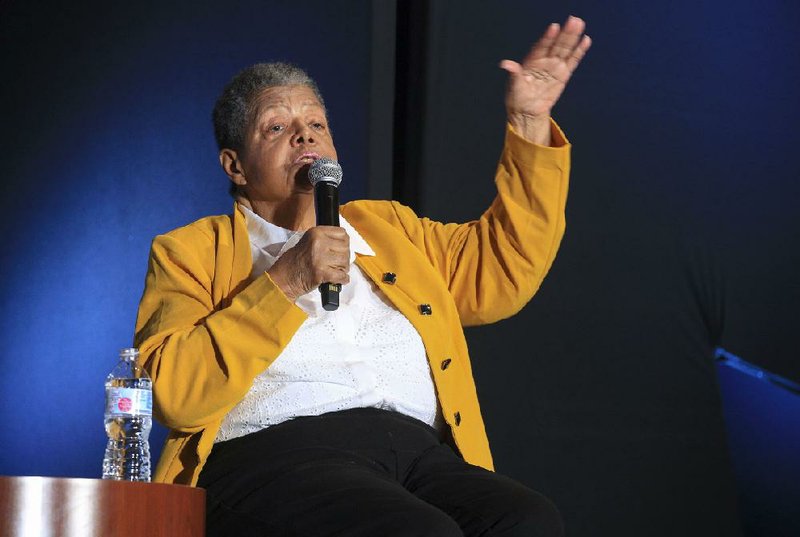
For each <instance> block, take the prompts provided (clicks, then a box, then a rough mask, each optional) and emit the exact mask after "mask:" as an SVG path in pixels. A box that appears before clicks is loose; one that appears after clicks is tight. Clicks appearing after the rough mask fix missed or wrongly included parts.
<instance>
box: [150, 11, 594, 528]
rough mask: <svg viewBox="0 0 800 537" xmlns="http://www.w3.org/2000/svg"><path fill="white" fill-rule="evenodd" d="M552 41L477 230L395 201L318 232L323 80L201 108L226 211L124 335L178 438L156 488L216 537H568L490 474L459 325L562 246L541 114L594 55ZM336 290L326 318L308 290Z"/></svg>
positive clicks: (237, 92)
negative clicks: (229, 196) (195, 496)
mask: <svg viewBox="0 0 800 537" xmlns="http://www.w3.org/2000/svg"><path fill="white" fill-rule="evenodd" d="M583 29H584V23H583V21H581V20H580V19H578V18H575V17H570V18H569V19H568V20H567V22H566V23H565V24H564V25H563V27H561V26H559V25H558V24H553V25H551V26H550V27H549V28H548V29H547V30H546V31H545V33H544V34H543V36H542V37H541V39H540V40H539V41H538V42H537V43H536V45H534V47H533V48H532V50H531V51H530V53H529V54H528V56H527V57H526V58H525V59H524V60H523V62H522V63H521V64H519V63H517V62H513V61H509V60H504V61H503V62H502V63H501V64H500V66H501V67H502V68H503V69H505V70H506V71H508V73H509V83H508V90H507V94H506V99H505V103H506V109H507V113H508V125H507V130H506V140H505V147H504V150H503V154H502V156H501V159H500V164H499V166H498V170H497V174H496V177H495V181H496V184H497V190H498V194H497V197H496V198H495V200H494V202H493V203H492V204H491V207H490V208H489V209H488V210H487V211H486V212H485V213H484V214H483V216H482V217H481V218H480V219H479V220H477V221H474V222H468V223H465V224H441V223H438V222H434V221H431V220H428V219H426V218H419V217H417V216H416V215H415V214H414V213H413V212H412V211H411V209H409V208H407V207H404V206H403V205H400V204H399V203H396V202H388V201H387V202H381V201H356V202H352V203H348V204H346V205H344V206H342V207H341V227H331V226H316V225H315V224H316V222H315V211H314V201H313V189H312V186H311V185H310V183H309V181H308V176H307V173H308V168H309V165H310V164H311V163H312V162H313V161H314V160H316V159H319V158H321V157H328V158H332V159H335V158H336V148H335V146H334V143H333V139H332V137H331V132H330V128H329V126H328V120H327V117H326V113H325V107H324V103H323V100H322V97H321V95H320V93H319V91H318V89H317V86H316V85H315V83H314V82H313V81H312V80H311V79H310V78H309V77H308V76H307V75H306V74H305V73H304V72H303V71H301V70H300V69H298V68H296V67H294V66H290V65H287V64H259V65H255V66H253V67H250V68H248V69H245V70H244V71H243V72H241V73H240V74H238V75H237V76H236V77H235V78H234V79H233V80H232V81H231V82H230V83H229V85H228V86H227V87H226V89H225V91H224V92H223V94H222V96H221V97H220V98H219V100H218V102H217V104H216V106H215V109H214V126H215V134H216V137H217V142H218V144H219V147H220V163H221V164H222V168H223V169H224V170H225V173H226V174H227V175H228V177H229V178H230V181H231V184H232V193H233V194H234V197H235V199H236V203H235V205H234V210H233V214H232V215H229V216H214V217H208V218H204V219H201V220H199V221H197V222H194V223H192V224H190V225H188V226H185V227H182V228H180V229H176V230H174V231H172V232H170V233H167V234H166V235H162V236H159V237H157V238H156V239H155V240H154V242H153V246H152V252H151V257H150V264H149V269H148V273H147V279H146V285H145V290H144V295H143V297H142V301H141V305H140V308H139V315H138V319H137V324H136V344H137V346H139V347H140V350H141V360H142V361H143V365H144V367H145V368H146V369H147V371H149V373H150V375H151V376H152V378H153V381H154V387H155V401H156V413H157V417H158V418H159V419H160V421H161V422H163V423H164V424H166V425H167V426H168V427H169V428H170V429H171V431H170V434H169V438H168V440H167V443H166V446H165V447H164V451H163V454H162V457H161V460H160V461H159V464H158V468H157V470H156V476H155V478H156V480H158V481H163V482H171V483H183V484H188V485H199V486H202V487H204V488H206V489H207V492H208V531H209V535H226V536H233V535H313V536H318V535H354V536H355V535H359V536H361V535H363V536H391V535H397V536H417V535H419V536H421V535H431V536H437V537H443V536H451V535H452V536H456V535H458V536H460V535H476V536H477V535H507V536H511V535H526V536H530V535H560V534H562V524H561V519H560V517H559V515H558V512H557V511H556V510H555V508H554V507H553V506H552V504H551V503H550V502H549V501H548V500H547V499H545V498H544V497H543V496H541V495H539V494H538V493H536V492H534V491H532V490H530V489H528V488H527V487H525V486H523V485H521V484H519V483H517V482H515V481H513V480H511V479H508V478H506V477H503V476H500V475H497V474H495V473H494V472H492V457H491V454H490V451H489V444H488V441H487V438H486V433H485V430H484V425H483V421H482V418H481V413H480V408H479V406H478V400H477V397H476V392H475V386H474V383H473V379H472V373H471V369H470V362H469V357H468V354H467V348H466V343H465V340H464V335H463V329H462V326H464V325H477V324H483V323H490V322H493V321H496V320H498V319H502V318H504V317H508V316H510V315H512V314H514V313H515V312H517V311H518V310H519V309H520V308H521V307H522V306H524V305H525V303H526V302H527V301H528V300H529V299H530V298H531V296H532V295H533V293H534V292H535V291H536V289H537V288H538V287H539V284H540V282H541V281H542V278H543V277H544V275H545V273H546V272H547V270H548V268H549V267H550V265H551V263H552V261H553V258H554V255H555V252H556V250H557V247H558V244H559V241H560V239H561V236H562V234H563V230H564V203H565V197H566V192H567V178H568V171H569V144H568V143H567V142H566V140H565V138H564V136H563V134H562V133H561V131H560V130H559V129H558V128H557V127H556V126H555V125H554V124H553V123H552V122H551V119H550V110H551V108H552V106H553V105H554V104H555V102H556V100H557V99H558V98H559V96H560V95H561V92H562V91H563V89H564V86H565V84H566V82H567V81H568V80H569V78H570V76H571V74H572V72H573V71H574V70H575V68H576V67H577V65H578V63H579V62H580V60H581V58H582V57H583V55H584V54H585V52H586V50H587V49H588V48H589V45H590V41H589V38H588V37H587V36H584V35H583ZM322 282H332V283H338V284H343V287H342V294H341V299H340V300H341V306H340V308H339V309H338V310H337V311H325V310H324V309H322V307H321V306H320V303H319V295H318V293H316V289H317V287H318V286H319V285H320V284H321V283H322Z"/></svg>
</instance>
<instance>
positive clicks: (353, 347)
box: [215, 207, 439, 442]
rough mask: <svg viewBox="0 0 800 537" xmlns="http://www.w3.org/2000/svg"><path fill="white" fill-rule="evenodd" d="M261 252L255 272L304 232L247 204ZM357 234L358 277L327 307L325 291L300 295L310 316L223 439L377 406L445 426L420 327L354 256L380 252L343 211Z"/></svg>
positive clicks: (353, 245)
mask: <svg viewBox="0 0 800 537" xmlns="http://www.w3.org/2000/svg"><path fill="white" fill-rule="evenodd" d="M242 209H243V212H244V215H245V219H246V221H247V231H248V234H249V236H250V249H251V251H252V254H253V271H252V273H251V276H252V277H257V276H259V275H261V274H263V273H264V271H266V270H268V269H269V268H270V267H271V266H272V265H273V264H274V263H275V261H277V259H278V258H279V257H280V256H281V255H282V254H283V253H284V252H285V251H286V250H288V249H289V248H291V247H293V246H294V245H295V244H297V242H298V241H299V240H300V238H301V237H302V236H303V232H301V231H292V230H288V229H283V228H280V227H278V226H275V225H273V224H271V223H269V222H267V221H266V220H264V219H263V218H261V217H260V216H258V215H257V214H255V213H254V212H252V211H250V210H249V209H247V208H246V207H242ZM340 220H341V226H342V228H344V230H345V231H346V232H347V234H348V235H349V236H350V272H349V274H350V283H348V284H346V285H344V286H342V291H341V293H340V296H339V309H337V310H336V311H325V310H324V309H322V305H321V304H320V295H319V292H318V291H317V290H316V289H314V290H313V291H311V292H309V293H307V294H305V295H303V296H301V297H300V298H298V299H297V301H296V304H297V306H298V307H300V308H301V309H302V310H303V311H304V312H306V314H308V318H307V319H306V320H305V322H304V323H303V324H302V325H301V326H300V328H299V329H298V330H297V332H296V333H295V335H294V337H293V338H292V339H291V341H289V344H288V345H287V346H286V348H284V350H283V352H282V353H281V354H280V355H279V356H278V358H277V359H276V360H275V361H274V362H273V363H272V364H271V365H270V366H269V367H268V368H267V369H266V370H264V372H263V373H261V374H260V375H259V376H257V377H256V378H255V380H254V381H253V385H252V386H251V388H250V391H248V392H247V395H245V397H244V399H242V400H241V401H240V402H239V404H238V405H236V406H235V407H234V408H233V409H232V410H231V411H230V412H229V413H228V415H227V416H226V417H225V419H224V420H223V422H222V425H221V427H220V429H219V432H218V433H217V437H216V439H215V441H216V442H221V441H224V440H230V439H232V438H237V437H240V436H244V435H246V434H250V433H253V432H256V431H259V430H261V429H264V428H265V427H269V426H270V425H276V424H278V423H281V422H283V421H286V420H289V419H292V418H296V417H299V416H316V415H319V414H324V413H326V412H334V411H337V410H345V409H348V408H359V407H377V408H386V409H391V410H395V411H397V412H401V413H403V414H406V415H408V416H411V417H414V418H417V419H418V420H421V421H423V422H425V423H427V424H429V425H431V426H438V424H439V418H438V417H437V416H438V413H439V412H438V401H437V399H436V390H435V388H434V385H433V380H432V377H431V371H430V367H429V366H428V360H427V358H426V355H425V347H424V346H423V344H422V339H421V338H420V336H419V334H418V333H417V331H416V330H415V329H414V327H413V326H412V325H411V323H410V322H409V321H408V319H406V318H405V316H404V315H403V314H402V313H400V312H399V311H398V310H397V309H396V308H395V307H394V306H393V305H392V303H391V302H389V300H388V299H387V298H386V296H385V295H384V294H383V292H382V291H381V290H380V289H378V287H377V286H376V285H375V284H374V283H373V282H372V281H371V280H370V279H369V278H368V277H367V276H366V275H365V274H364V273H363V272H362V271H361V269H360V268H358V266H357V265H356V264H355V263H354V261H355V258H356V255H355V254H356V253H358V254H360V255H375V252H374V251H373V250H372V248H371V247H370V246H369V244H367V242H366V241H365V240H364V239H363V237H361V235H360V234H359V233H358V232H357V231H356V230H355V229H354V228H353V227H352V226H351V225H350V224H349V223H348V222H347V221H346V220H345V219H344V217H342V216H341V215H340Z"/></svg>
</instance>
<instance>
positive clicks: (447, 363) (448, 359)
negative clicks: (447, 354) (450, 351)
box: [442, 358, 453, 371]
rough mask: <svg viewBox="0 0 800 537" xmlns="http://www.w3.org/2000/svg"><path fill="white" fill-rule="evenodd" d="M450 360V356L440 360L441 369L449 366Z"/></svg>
mask: <svg viewBox="0 0 800 537" xmlns="http://www.w3.org/2000/svg"><path fill="white" fill-rule="evenodd" d="M452 361H453V360H451V359H450V358H445V359H444V360H442V371H444V370H445V369H447V368H448V367H450V362H452Z"/></svg>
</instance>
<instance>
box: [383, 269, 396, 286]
mask: <svg viewBox="0 0 800 537" xmlns="http://www.w3.org/2000/svg"><path fill="white" fill-rule="evenodd" d="M396 281H397V274H395V273H394V272H384V273H383V283H388V284H389V285H394V282H396Z"/></svg>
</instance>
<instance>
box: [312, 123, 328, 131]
mask: <svg viewBox="0 0 800 537" xmlns="http://www.w3.org/2000/svg"><path fill="white" fill-rule="evenodd" d="M311 126H312V127H314V128H315V129H317V130H322V129H324V128H325V125H323V124H322V123H319V122H315V123H312V124H311Z"/></svg>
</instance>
